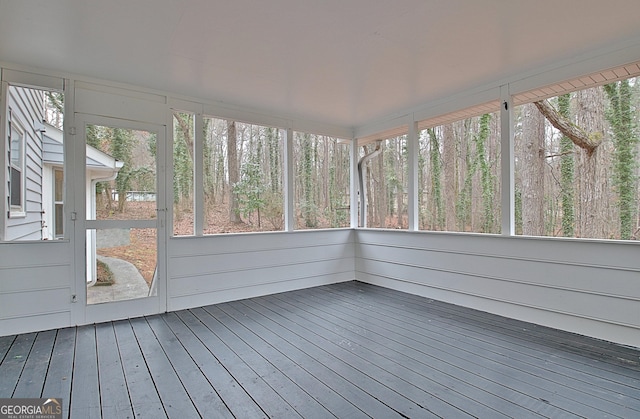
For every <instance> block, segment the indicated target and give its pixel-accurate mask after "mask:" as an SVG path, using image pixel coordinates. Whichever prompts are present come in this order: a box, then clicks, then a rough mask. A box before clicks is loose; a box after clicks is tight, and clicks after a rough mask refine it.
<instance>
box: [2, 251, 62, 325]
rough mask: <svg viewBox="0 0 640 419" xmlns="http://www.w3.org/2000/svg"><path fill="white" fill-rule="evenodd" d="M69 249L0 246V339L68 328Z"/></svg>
mask: <svg viewBox="0 0 640 419" xmlns="http://www.w3.org/2000/svg"><path fill="white" fill-rule="evenodd" d="M69 246H70V244H69V242H62V241H61V242H23V243H0V335H8V334H13V333H24V332H28V331H35V330H45V329H50V328H53V327H65V326H69V325H70V324H71V294H72V289H71V286H72V282H73V275H72V266H71V262H70V258H69V254H70V249H69Z"/></svg>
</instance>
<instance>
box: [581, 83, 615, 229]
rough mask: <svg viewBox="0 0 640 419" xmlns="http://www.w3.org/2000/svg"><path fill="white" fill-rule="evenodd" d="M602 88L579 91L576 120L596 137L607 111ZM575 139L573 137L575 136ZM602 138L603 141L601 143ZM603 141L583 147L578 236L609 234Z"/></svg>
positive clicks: (598, 135) (602, 127) (606, 177)
mask: <svg viewBox="0 0 640 419" xmlns="http://www.w3.org/2000/svg"><path fill="white" fill-rule="evenodd" d="M603 101H604V95H603V93H602V89H601V88H592V89H586V90H581V91H578V92H577V93H576V106H577V109H576V124H577V125H579V126H580V127H582V130H583V131H585V132H588V133H590V134H589V135H590V136H591V137H594V138H597V137H599V138H602V137H603V132H604V114H603V106H602V103H604V102H603ZM572 140H573V139H572ZM601 142H602V141H600V144H601ZM603 159H604V153H603V152H602V150H600V145H598V146H597V147H595V148H593V149H584V148H581V149H580V153H579V155H578V167H577V168H576V177H577V179H578V193H577V196H578V197H579V198H578V202H577V206H578V221H577V227H578V231H577V234H576V236H578V237H588V238H606V237H607V233H606V225H607V222H606V212H607V211H606V207H607V206H608V205H609V204H608V203H607V202H605V201H606V200H605V199H604V191H605V190H607V189H608V183H609V176H608V175H607V172H606V165H605V164H604V161H603Z"/></svg>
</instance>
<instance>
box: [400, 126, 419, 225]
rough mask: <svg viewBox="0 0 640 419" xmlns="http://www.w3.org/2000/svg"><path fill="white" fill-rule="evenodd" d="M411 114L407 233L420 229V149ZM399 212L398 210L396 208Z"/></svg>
mask: <svg viewBox="0 0 640 419" xmlns="http://www.w3.org/2000/svg"><path fill="white" fill-rule="evenodd" d="M414 119H415V118H414V116H413V114H411V117H410V118H409V124H408V125H409V131H408V133H407V160H408V161H407V172H408V176H409V179H408V182H407V215H408V221H409V231H418V230H419V229H420V217H419V214H420V212H419V209H418V159H419V155H420V148H419V144H418V123H417V122H416V121H415V120H414ZM398 211H400V208H398Z"/></svg>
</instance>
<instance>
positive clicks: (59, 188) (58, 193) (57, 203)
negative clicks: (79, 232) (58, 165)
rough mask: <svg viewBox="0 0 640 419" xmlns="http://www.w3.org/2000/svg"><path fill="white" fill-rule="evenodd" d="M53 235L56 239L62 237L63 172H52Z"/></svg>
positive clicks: (56, 170)
mask: <svg viewBox="0 0 640 419" xmlns="http://www.w3.org/2000/svg"><path fill="white" fill-rule="evenodd" d="M53 177H54V181H53V234H54V237H55V238H56V239H59V238H62V237H64V203H63V197H64V172H63V170H62V169H54V170H53Z"/></svg>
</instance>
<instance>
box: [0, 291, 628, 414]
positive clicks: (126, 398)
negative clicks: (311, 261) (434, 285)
mask: <svg viewBox="0 0 640 419" xmlns="http://www.w3.org/2000/svg"><path fill="white" fill-rule="evenodd" d="M639 357H640V351H637V350H634V349H630V348H624V347H620V346H617V345H613V344H609V343H606V342H601V341H597V340H593V339H588V338H584V337H580V336H575V335H572V334H568V333H564V332H560V331H556V330H551V329H548V328H543V327H539V326H534V325H531V324H527V323H522V322H519V321H515V320H511V319H505V318H502V317H498V316H493V315H488V314H486V313H481V312H477V311H474V310H470V309H464V308H460V307H456V306H452V305H450V304H445V303H441V302H437V301H432V300H428V299H424V298H421V297H417V296H413V295H408V294H404V293H400V292H396V291H391V290H387V289H383V288H379V287H375V286H371V285H366V284H362V283H358V282H348V283H343V284H336V285H330V286H324V287H319V288H312V289H306V290H301V291H294V292H289V293H284V294H278V295H271V296H266V297H260V298H253V299H250V300H243V301H236V302H231V303H225V304H218V305H214V306H209V307H203V308H198V309H193V310H185V311H180V312H176V313H169V314H165V315H157V316H151V317H146V318H138V319H131V320H127V321H116V322H111V323H103V324H98V325H95V326H83V327H78V328H66V329H59V330H50V331H45V332H40V333H29V334H23V335H18V336H6V337H0V360H1V362H0V398H6V397H62V398H63V402H64V408H65V417H66V416H67V415H68V416H70V417H73V418H92V417H103V418H125V417H130V418H133V417H149V418H159V417H165V416H166V417H172V418H180V419H188V418H196V417H205V418H218V417H222V418H224V417H236V418H254V417H273V418H290V417H304V418H327V417H338V418H352V417H353V418H356V417H369V416H371V417H380V418H391V417H411V418H428V417H444V418H459V417H483V418H501V417H502V418H506V417H509V418H529V417H550V418H562V417H585V418H598V417H621V418H637V417H640V366H639V364H640V363H639V361H640V358H639Z"/></svg>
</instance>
